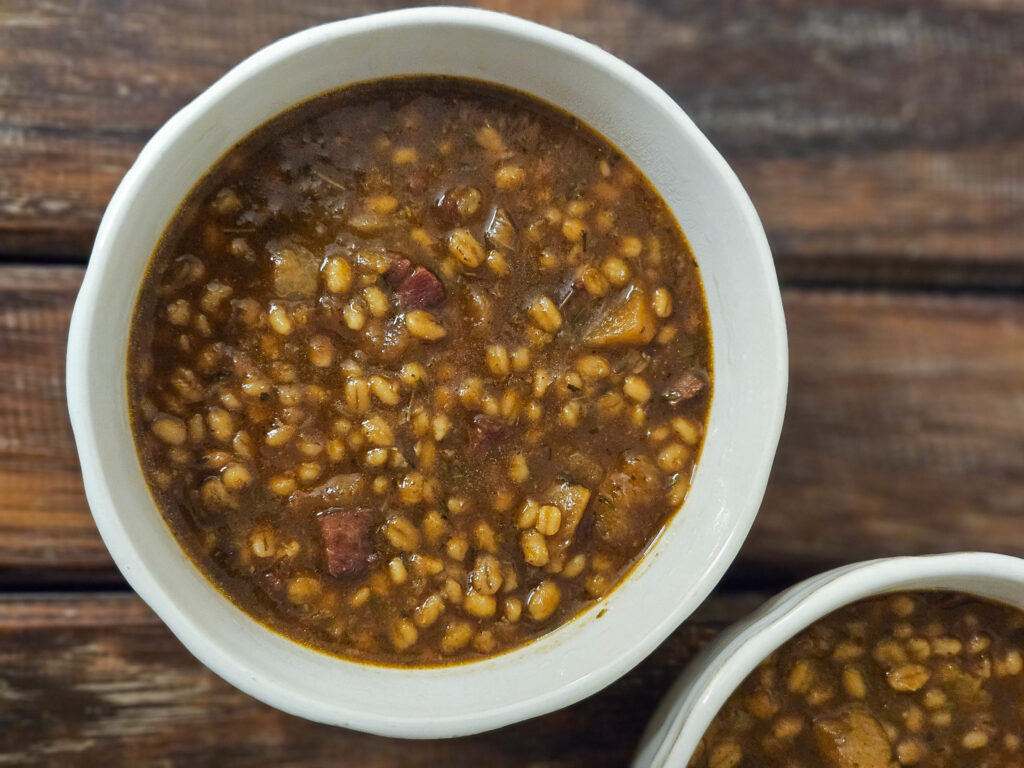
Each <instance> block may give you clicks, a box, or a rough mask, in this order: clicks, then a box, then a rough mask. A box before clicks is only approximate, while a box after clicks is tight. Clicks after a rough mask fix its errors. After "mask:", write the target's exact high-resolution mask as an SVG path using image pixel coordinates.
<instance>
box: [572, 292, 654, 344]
mask: <svg viewBox="0 0 1024 768" xmlns="http://www.w3.org/2000/svg"><path fill="white" fill-rule="evenodd" d="M656 331H657V321H656V319H655V317H654V313H653V312H652V311H651V306H650V302H649V301H648V300H647V291H645V290H644V289H643V288H641V287H640V286H638V285H634V286H630V288H628V289H627V290H626V293H625V295H623V296H620V298H619V299H618V301H617V302H615V303H614V304H612V306H611V307H609V308H608V309H607V310H606V311H605V312H604V314H602V315H601V316H600V317H598V318H597V319H596V320H595V321H594V322H593V324H591V326H590V328H589V329H588V330H587V332H586V334H585V335H584V338H583V341H584V342H585V343H586V344H590V345H591V346H594V347H614V346H624V345H629V344H647V343H648V342H649V341H650V340H651V339H653V338H654V334H655V332H656Z"/></svg>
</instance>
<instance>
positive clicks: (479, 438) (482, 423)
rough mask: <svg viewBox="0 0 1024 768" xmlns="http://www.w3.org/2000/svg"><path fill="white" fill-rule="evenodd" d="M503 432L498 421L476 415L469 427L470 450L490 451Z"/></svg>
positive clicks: (503, 428)
mask: <svg viewBox="0 0 1024 768" xmlns="http://www.w3.org/2000/svg"><path fill="white" fill-rule="evenodd" d="M504 431H505V427H504V425H503V424H502V423H501V422H500V421H496V420H495V419H492V418H491V417H490V416H484V415H483V414H482V413H478V414H477V415H476V416H474V417H473V421H472V423H471V424H470V425H469V448H470V450H472V451H477V452H483V451H489V450H491V449H492V448H493V447H494V446H496V445H497V443H498V440H499V439H500V438H501V435H502V433H503V432H504Z"/></svg>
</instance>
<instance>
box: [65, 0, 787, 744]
mask: <svg viewBox="0 0 1024 768" xmlns="http://www.w3.org/2000/svg"><path fill="white" fill-rule="evenodd" d="M423 73H431V74H445V75H457V76H466V77H473V78H478V79H481V80H487V81H492V82H496V83H501V84H505V85H508V86H512V87H514V88H518V89H521V90H523V91H526V92H529V93H532V94H535V95H536V96H539V97H540V98H542V99H545V100H547V101H549V102H551V103H554V104H557V105H559V106H561V107H563V108H564V109H567V110H568V111H570V112H572V113H574V114H575V115H577V116H579V117H581V118H582V119H583V120H585V121H586V122H587V123H589V124H590V125H592V126H594V127H595V128H597V129H598V130H599V131H600V132H601V133H603V134H604V135H605V136H607V137H608V138H610V139H611V140H612V141H613V142H614V143H615V144H616V145H618V146H619V147H620V148H621V149H622V150H623V151H625V153H626V154H627V155H628V156H629V157H630V158H631V159H632V160H633V161H634V162H635V163H636V164H637V165H638V166H639V167H640V168H641V170H643V172H644V173H646V174H647V176H648V177H649V178H650V179H651V181H652V182H653V183H654V185H655V186H656V187H657V188H658V189H659V190H660V191H661V194H662V195H663V196H664V198H665V200H666V201H667V202H668V204H669V206H670V207H671V208H672V210H673V211H674V213H675V215H676V216H677V217H678V219H679V221H680V223H681V224H682V226H683V229H684V230H685V231H686V234H687V236H688V237H689V240H690V242H691V244H692V246H693V250H694V252H695V254H696V257H697V260H698V262H699V263H700V268H701V270H702V272H703V277H704V283H705V286H706V289H707V299H708V306H709V310H710V318H711V326H712V332H713V337H714V338H713V343H714V350H715V392H714V398H713V403H712V407H711V412H710V422H709V429H708V434H707V439H706V445H705V447H704V452H703V458H702V459H701V461H700V464H699V468H698V470H697V472H696V478H695V481H694V484H693V489H692V491H691V492H690V495H689V498H688V499H687V501H686V509H685V510H684V511H683V513H682V514H681V515H679V516H677V518H676V519H675V520H674V521H673V522H672V524H671V525H670V526H669V527H668V530H667V531H666V532H665V533H664V534H663V535H662V536H661V537H660V538H659V539H658V541H657V543H656V544H655V545H654V547H653V550H652V551H651V552H650V553H649V554H648V555H647V556H646V557H645V558H644V560H643V562H642V563H641V565H640V566H639V567H638V568H637V569H636V570H635V571H634V573H633V574H632V575H631V576H630V577H629V578H628V579H627V580H626V583H625V584H623V585H622V586H620V587H619V588H618V589H616V590H615V591H614V592H613V593H612V594H611V595H610V596H609V597H608V598H607V599H606V600H605V601H604V602H603V608H604V609H605V610H604V611H602V614H603V615H602V618H600V619H599V620H598V616H597V614H598V611H595V610H591V611H589V612H588V613H586V614H585V615H583V616H582V617H580V618H579V619H577V620H576V621H573V622H570V623H569V624H567V625H566V626H563V627H561V628H560V629H558V630H557V631H555V632H553V633H551V634H549V635H547V636H545V637H543V638H541V639H540V640H538V641H536V642H534V643H531V644H530V645H528V646H526V647H524V648H522V649H519V650H517V651H515V652H512V653H508V654H505V655H501V656H497V657H495V658H491V659H487V660H484V661H480V662H475V663H472V664H464V665H459V666H452V667H448V668H436V669H418V670H416V669H414V670H410V669H397V668H386V667H375V666H369V665H360V664H356V663H352V662H346V661H343V660H339V659H336V658H332V657H329V656H326V655H323V654H320V653H317V652H315V651H312V650H309V649H307V648H303V647H302V646H300V645H298V644H296V643H293V642H291V641H289V640H286V639H285V638H284V637H281V636H280V635H277V634H275V633H274V632H272V631H270V630H268V629H266V628H264V627H263V626H261V625H260V624H258V623H257V622H255V621H253V620H251V619H250V618H248V616H246V614H244V613H243V612H242V611H240V610H238V609H237V608H235V607H234V606H233V605H232V604H231V603H230V602H229V601H228V600H227V599H226V598H224V597H223V596H222V595H221V594H220V593H219V592H218V591H217V590H216V589H214V588H213V587H212V586H211V585H210V584H209V583H208V582H207V580H206V579H205V578H204V577H203V576H202V574H201V573H200V572H199V571H198V570H197V569H196V568H195V567H194V566H193V564H192V563H191V561H190V560H189V559H188V558H187V557H186V556H185V554H184V553H183V552H182V550H181V548H180V547H179V546H178V544H177V543H176V541H175V540H174V538H173V537H172V535H171V533H170V531H169V530H168V528H167V526H166V525H165V524H164V523H163V521H162V519H161V517H160V515H159V512H158V510H157V509H156V507H155V505H154V503H153V500H152V498H151V497H150V494H149V492H148V490H147V488H146V485H145V483H144V481H143V476H142V474H141V471H140V468H139V463H138V459H137V457H136V454H135V448H134V445H133V442H132V436H131V432H130V430H129V422H128V414H127V409H126V389H125V359H126V340H127V337H128V329H129V324H130V322H131V319H132V310H133V305H134V302H135V298H136V294H137V292H138V289H139V284H140V281H141V280H142V277H143V273H144V270H145V269H146V265H147V263H148V261H149V259H150V255H151V254H152V252H153V249H154V246H155V245H156V243H157V241H158V239H159V237H160V235H161V233H162V232H163V230H164V228H165V226H166V225H167V223H168V221H169V220H170V219H171V217H172V215H173V214H174V212H175V209H176V208H177V206H178V204H179V203H180V201H181V200H182V199H183V198H184V197H185V196H186V194H187V193H188V192H189V190H190V189H191V187H192V186H193V184H194V183H195V182H196V181H197V180H198V179H199V178H200V177H201V176H202V174H203V173H204V172H206V171H207V170H208V169H209V168H210V166H211V165H213V163H214V162H215V161H216V160H217V159H218V158H219V157H220V156H221V155H222V154H223V153H224V152H225V151H226V150H228V148H230V147H231V146H232V145H233V144H234V143H235V142H237V141H238V140H239V139H241V138H243V137H244V136H245V135H247V134H248V133H249V132H251V131H252V130H254V129H255V128H256V127H258V126H259V125H261V124H262V123H264V122H265V121H266V120H268V119H269V118H271V117H273V116H274V115H276V114H278V113H280V112H281V111H283V110H286V109H288V108H289V107H291V106H293V105H295V104H296V103H299V102H301V101H304V100H306V99H309V98H310V97H313V96H315V95H318V94H320V93H323V92H325V91H330V90H333V89H336V88H339V87H341V86H344V85H347V84H349V83H353V82H358V81H365V80H371V79H376V78H381V77H385V76H389V75H405V74H423ZM67 378H68V402H69V407H70V411H71V421H72V425H73V427H74V432H75V439H76V441H77V444H78V451H79V456H80V459H81V463H82V471H83V475H84V478H85V489H86V493H87V494H88V497H89V504H90V506H91V508H92V512H93V515H94V517H95V519H96V524H97V526H98V528H99V530H100V533H101V535H102V536H103V539H104V541H105V542H106V544H107V547H108V548H109V550H110V553H111V555H112V556H113V558H114V560H115V562H116V563H117V565H118V567H119V568H120V569H121V572H122V573H123V574H124V576H125V578H126V579H127V580H128V582H129V583H130V584H131V585H132V587H134V588H135V590H136V591H137V592H138V593H139V595H140V596H141V597H142V598H143V599H144V600H145V601H146V602H147V603H148V604H149V605H150V606H151V607H152V608H153V610H154V611H156V613H157V614H159V616H160V617H161V618H162V619H163V620H164V621H165V622H166V624H167V625H168V627H170V629H171V630H172V631H173V632H174V634H175V635H177V636H178V638H179V639H180V640H181V641H182V642H183V643H184V644H185V645H186V646H187V647H188V648H189V650H191V651H192V653H194V654H195V655H196V656H197V657H198V658H199V659H200V660H201V661H202V662H203V663H204V664H206V665H207V666H208V667H210V668H211V669H212V670H214V671H215V672H216V673H217V674H219V675H221V676H222V677H224V678H225V679H226V680H228V681H229V682H231V683H233V684H234V685H236V686H237V687H239V688H241V689H242V690H244V691H246V692H247V693H249V694H251V695H253V696H255V697H256V698H258V699H262V700H263V701H265V702H267V703H268V704H271V705H273V706H275V707H278V708H280V709H282V710H285V711H287V712H291V713H293V714H296V715H300V716H302V717H306V718H309V719H311V720H317V721H321V722H325V723H333V724H336V725H341V726H346V727H350V728H357V729H360V730H364V731H370V732H374V733H378V734H384V735H390V736H405V737H441V736H455V735H461V734H468V733H473V732H477V731H482V730H486V729H490V728H496V727H498V726H501V725H505V724H508V723H511V722H515V721H517V720H522V719H525V718H528V717H532V716H534V715H539V714H542V713H545V712H548V711H551V710H554V709H557V708H559V707H562V706H565V705H567V704H570V703H572V702H574V701H577V700H578V699H581V698H583V697H584V696H587V695H588V694H591V693H593V692H594V691H597V690H598V689H600V688H601V687H603V686H605V685H607V684H608V683H610V682H611V681H612V680H614V679H616V678H617V677H619V676H620V675H622V674H623V673H624V672H626V671H627V670H628V669H630V668H631V667H632V666H633V665H635V664H636V663H637V662H638V661H640V659H642V658H643V657H644V656H645V655H646V654H648V653H649V652H650V651H651V650H652V649H653V648H654V647H655V646H657V645H658V643H660V642H661V641H662V640H663V639H664V638H665V637H666V636H667V635H668V634H669V633H670V632H671V631H672V630H673V629H675V627H676V626H678V625H679V623H680V622H681V621H682V620H683V619H684V618H686V616H688V615H689V614H690V613H691V611H692V610H693V609H694V608H695V607H696V606H697V605H699V604H700V602H701V601H702V600H703V599H704V597H705V596H706V595H707V594H708V593H709V592H710V591H711V589H712V587H713V586H714V585H715V583H716V582H717V581H718V580H719V578H720V577H721V575H722V573H723V572H724V571H725V569H726V567H727V565H728V564H729V563H730V561H731V560H732V559H733V557H734V556H735V554H736V551H737V550H738V549H739V546H740V543H741V542H742V541H743V539H744V537H745V536H746V533H747V531H748V529H749V527H750V525H751V523H752V521H753V519H754V515H755V514H756V511H757V508H758V505H759V504H760V502H761V497H762V495H763V492H764V488H765V483H766V481H767V478H768V472H769V469H770V467H771V463H772V458H773V456H774V453H775V447H776V444H777V441H778V436H779V430H780V427H781V424H782V416H783V410H784V405H785V395H786V379H787V350H786V333H785V321H784V319H783V314H782V306H781V301H780V298H779V290H778V285H777V282H776V278H775V272H774V268H773V264H772V259H771V254H770V252H769V249H768V244H767V242H766V240H765V237H764V233H763V231H762V228H761V224H760V222H759V221H758V218H757V215H756V214H755V212H754V209H753V207H752V206H751V203H750V200H749V199H748V198H747V196H746V194H745V193H744V191H743V189H742V188H741V186H740V184H739V182H738V181H737V179H736V177H735V176H734V175H733V173H732V171H731V170H730V169H729V168H728V166H727V165H726V164H725V162H724V161H723V160H722V158H721V157H720V156H719V154H718V153H717V152H716V151H715V150H714V148H713V147H712V146H711V144H710V143H708V141H707V139H705V138H704V136H703V135H701V133H700V132H699V131H698V130H697V128H696V127H695V126H694V125H693V123H692V122H690V120H689V119H688V118H687V117H686V115H685V114H683V112H682V110H680V109H679V107H678V106H677V105H676V104H675V103H674V102H673V101H672V100H671V99H670V98H669V97H668V96H667V95H666V94H665V93H663V92H662V91H661V90H659V89H658V88H657V87H656V86H655V85H654V84H653V83H651V82H650V81H649V80H647V78H645V77H643V76H642V75H641V74H640V73H638V72H636V71H635V70H633V69H631V68H630V67H629V66H627V65H626V64H624V63H623V62H621V61H619V60H618V59H616V58H614V57H613V56H611V55H610V54H608V53H605V52H604V51H602V50H600V49H598V48H596V47H594V46H592V45H589V44H587V43H585V42H582V41H580V40H578V39H576V38H574V37H570V36H568V35H565V34H562V33H559V32H556V31H554V30H551V29H548V28H546V27H542V26H538V25H535V24H531V23H528V22H525V21H522V20H520V19H516V18H513V17H510V16H505V15H502V14H495V13H488V12H482V11H475V10H465V9H453V8H429V9H421V10H408V11H398V12H393V13H385V14H380V15H376V16H368V17H364V18H358V19H352V20H349V21H342V22H337V23H334V24H327V25H325V26H321V27H316V28H313V29H309V30H306V31H305V32H301V33H299V34H296V35H293V36H291V37H288V38H286V39H284V40H281V41H279V42H277V43H275V44H273V45H271V46H270V47H268V48H265V49H264V50H262V51H260V52H259V53H257V54H255V55H254V56H252V57H250V58H249V59H247V60H245V61H244V62H242V63H241V64H239V65H238V66H237V67H235V68H234V69H233V70H231V71H230V72H229V73H228V74H226V75H225V76H224V77H222V78H221V79H220V80H218V81H217V82H216V83H214V84H213V85H212V86H211V87H210V88H209V89H208V90H207V91H206V92H205V93H203V94H202V95H200V96H199V97H198V98H197V99H196V100H195V101H193V102H192V103H191V104H189V105H188V106H187V107H185V108H184V109H183V110H182V111H181V112H179V113H178V114H177V115H175V116H174V117H173V118H171V120H169V121H168V122H167V124H166V125H165V126H163V128H161V129H160V131H158V132H157V134H156V135H155V136H154V137H153V138H152V140H150V142H149V143H148V144H147V145H146V147H145V149H143V151H142V153H141V154H140V155H139V158H138V160H137V161H136V162H135V164H134V165H133V166H132V168H131V170H130V171H129V172H128V173H127V175H126V176H125V178H124V180H123V181H122V183H121V185H120V187H119V188H118V190H117V193H116V194H115V195H114V198H113V200H112V201H111V203H110V206H109V208H108V209H107V211H106V214H105V215H104V217H103V221H102V223H101V225H100V229H99V233H98V235H97V237H96V243H95V247H94V250H93V253H92V258H91V259H90V261H89V267H88V270H87V271H86V275H85V280H84V282H83V284H82V289H81V292H80V294H79V296H78V301H77V303H76V304H75V311H74V315H73V317H72V321H71V335H70V340H69V344H68V365H67Z"/></svg>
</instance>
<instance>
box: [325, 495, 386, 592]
mask: <svg viewBox="0 0 1024 768" xmlns="http://www.w3.org/2000/svg"><path fill="white" fill-rule="evenodd" d="M317 522H318V523H320V534H321V535H322V536H323V540H324V556H325V557H326V559H327V570H328V571H329V572H330V574H331V576H346V575H349V574H353V573H359V572H360V571H362V570H363V569H364V568H365V567H366V564H367V563H368V562H369V561H370V558H371V556H372V555H373V545H372V543H371V541H370V533H371V532H372V531H373V524H374V514H373V510H371V509H367V508H366V507H354V508H348V509H336V508H332V509H328V510H327V511H326V512H324V513H322V514H321V515H319V516H318V517H317Z"/></svg>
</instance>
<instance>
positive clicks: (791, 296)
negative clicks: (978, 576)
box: [0, 266, 1024, 583]
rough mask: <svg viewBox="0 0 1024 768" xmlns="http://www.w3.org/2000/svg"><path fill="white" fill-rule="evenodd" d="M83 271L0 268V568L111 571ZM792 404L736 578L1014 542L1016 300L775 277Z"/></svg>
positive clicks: (1022, 549) (1018, 400)
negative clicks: (74, 371) (82, 389)
mask: <svg viewBox="0 0 1024 768" xmlns="http://www.w3.org/2000/svg"><path fill="white" fill-rule="evenodd" d="M80 278H81V269H80V268H78V267H53V268H47V267H14V266H7V267H0V349H3V350H9V351H8V352H7V353H6V354H4V355H2V356H0V581H4V580H6V581H7V582H8V583H10V582H16V583H24V582H26V581H27V580H31V579H34V578H44V577H45V578H48V579H51V580H53V579H56V580H65V581H71V580H72V579H73V578H77V577H79V576H81V577H82V578H89V579H101V580H108V581H109V580H111V579H112V578H115V577H114V576H113V570H112V567H111V563H110V560H109V558H108V555H107V553H106V551H105V549H104V547H103V544H102V542H101V541H100V540H99V537H98V536H97V535H96V533H95V530H94V528H93V524H92V520H91V518H90V517H89V514H88V510H87V507H86V504H85V499H84V497H83V495H82V490H81V478H80V476H79V470H78V464H77V460H76V456H75V451H74V445H73V443H72V439H71V433H70V429H69V427H68V422H67V415H66V404H65V398H64V389H63V383H62V382H63V370H64V351H65V343H66V333H67V323H68V321H69V317H70V312H71V304H72V299H73V297H74V293H75V290H76V288H77V285H78V282H79V280H80ZM784 302H785V306H786V312H787V317H788V322H789V333H790V348H791V386H790V396H789V408H788V413H787V416H786V425H785V428H784V431H783V437H782V443H781V445H780V448H779V453H778V457H777V460H776V462H775V470H774V473H773V476H772V481H771V484H770V486H769V489H768V494H767V497H766V500H765V504H764V507H763V509H762V512H761V514H760V516H759V518H758V520H757V523H756V524H755V526H754V529H753V531H752V533H751V535H750V538H749V540H748V542H747V545H746V546H745V548H744V549H743V552H742V554H741V556H740V559H739V562H738V565H737V574H738V576H737V577H738V578H741V579H753V580H755V581H756V579H758V578H762V577H765V576H766V574H769V573H772V572H775V573H777V574H778V580H779V581H784V580H785V579H788V578H796V577H799V576H804V575H807V574H809V573H811V572H815V571H818V570H820V569H822V568H826V567H829V566H832V565H837V564H840V563H846V562H851V561H854V560H860V559H864V558H869V557H878V556H882V555H894V554H910V553H920V552H936V551H948V550H953V549H968V548H977V549H989V550H994V551H999V552H1006V553H1010V554H1017V555H1024V524H1022V521H1024V484H1022V483H1021V478H1024V387H1022V382H1024V297H1020V296H1016V297H1015V296H1004V297H999V296H974V295H957V296H944V295H929V294H913V293H856V292H848V291H832V292H824V291H805V290H790V291H786V292H784Z"/></svg>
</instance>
